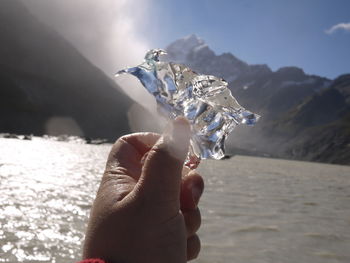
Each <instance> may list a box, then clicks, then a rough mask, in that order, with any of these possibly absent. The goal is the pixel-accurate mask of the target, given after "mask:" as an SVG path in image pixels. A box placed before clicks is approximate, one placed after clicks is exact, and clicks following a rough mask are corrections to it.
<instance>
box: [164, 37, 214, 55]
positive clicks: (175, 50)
mask: <svg viewBox="0 0 350 263" xmlns="http://www.w3.org/2000/svg"><path fill="white" fill-rule="evenodd" d="M205 47H208V46H207V45H206V44H205V42H204V41H203V39H201V38H199V37H198V36H197V35H196V34H191V35H188V36H186V37H183V38H180V39H178V40H176V41H175V42H173V43H171V44H170V45H169V46H168V47H167V48H166V50H167V52H168V54H169V57H171V59H172V60H173V61H176V62H184V61H186V60H187V56H188V55H189V54H190V53H191V52H193V51H199V50H200V49H202V48H205Z"/></svg>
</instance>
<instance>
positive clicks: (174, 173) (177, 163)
mask: <svg viewBox="0 0 350 263" xmlns="http://www.w3.org/2000/svg"><path fill="white" fill-rule="evenodd" d="M190 136H191V128H190V125H189V123H188V121H187V120H186V119H185V118H182V117H180V118H177V119H176V120H175V121H173V123H172V127H171V128H170V132H168V133H165V134H163V136H162V137H161V138H160V139H159V140H158V142H157V143H156V144H155V145H154V146H153V147H152V149H151V150H150V151H149V152H148V155H147V158H146V160H145V162H144V166H143V169H142V173H141V177H140V180H139V184H140V187H141V188H142V190H143V192H144V193H145V195H146V198H147V199H150V200H151V201H155V202H158V203H159V202H161V203H164V202H165V203H168V201H171V202H174V201H176V200H177V205H179V195H180V186H181V172H182V168H183V164H184V161H185V159H186V156H187V153H188V148H189V141H190Z"/></svg>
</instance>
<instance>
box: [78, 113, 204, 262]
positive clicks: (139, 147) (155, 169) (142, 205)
mask: <svg viewBox="0 0 350 263" xmlns="http://www.w3.org/2000/svg"><path fill="white" fill-rule="evenodd" d="M189 138H190V127H189V124H188V122H187V121H186V120H184V119H182V118H179V119H177V120H175V121H174V122H173V127H172V129H171V131H170V133H169V134H165V135H163V136H160V135H158V134H154V133H138V134H131V135H127V136H124V137H122V138H120V139H119V140H118V141H117V142H116V143H115V144H114V146H113V148H112V150H111V152H110V154H109V157H108V161H107V165H106V170H105V173H104V175H103V178H102V182H101V184H100V187H99V190H98V193H97V196H96V199H95V202H94V205H93V208H92V211H91V215H90V220H89V225H88V229H87V232H86V239H85V244H84V253H83V257H84V258H102V259H104V260H106V261H107V262H108V263H183V262H186V260H190V259H193V258H195V257H197V255H198V253H199V250H200V241H199V238H198V236H197V235H196V234H195V233H196V231H197V230H198V228H199V226H200V221H201V218H200V212H199V209H198V207H197V204H198V201H199V198H200V195H201V194H202V191H203V187H204V186H203V180H202V178H201V177H200V176H199V175H198V174H197V173H196V172H195V171H191V172H189V173H187V172H185V176H184V177H182V176H181V173H182V172H183V168H184V167H183V163H184V160H185V158H186V155H187V151H188V147H189Z"/></svg>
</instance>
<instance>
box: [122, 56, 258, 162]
mask: <svg viewBox="0 0 350 263" xmlns="http://www.w3.org/2000/svg"><path fill="white" fill-rule="evenodd" d="M163 54H166V52H165V51H164V50H162V49H152V50H150V51H148V52H147V53H146V56H145V59H144V62H143V63H142V64H140V65H138V66H136V67H130V68H126V69H123V70H120V71H119V72H117V74H116V76H118V75H120V74H123V73H129V74H131V75H133V76H135V77H137V78H138V79H139V80H140V82H141V83H142V85H143V86H144V87H145V88H146V89H147V90H148V91H149V92H150V93H151V94H152V95H153V96H154V97H155V99H156V101H157V105H158V111H159V112H160V113H161V114H162V115H165V116H166V117H168V118H171V119H174V118H176V117H177V116H184V117H186V118H187V119H188V120H189V122H190V123H191V129H192V138H191V146H190V152H189V156H188V159H187V165H188V166H189V167H191V168H194V167H196V166H197V165H198V164H199V161H200V159H221V158H222V157H224V153H225V151H224V145H225V139H226V138H227V136H228V134H229V133H230V132H231V131H232V130H233V129H234V128H235V127H236V126H237V125H239V124H247V125H254V124H255V123H256V122H257V120H258V119H259V117H260V116H259V115H257V114H254V113H252V112H250V111H247V110H246V109H244V108H243V107H242V106H241V105H239V104H238V102H237V100H236V99H235V98H234V97H233V96H232V94H231V91H230V90H229V89H228V87H227V85H228V84H227V82H226V81H225V80H223V79H221V78H218V77H215V76H210V75H201V74H198V73H196V72H194V71H193V70H192V69H190V68H189V67H187V66H185V65H182V64H176V63H172V62H163V61H159V56H160V55H163Z"/></svg>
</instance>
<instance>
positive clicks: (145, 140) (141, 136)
mask: <svg viewBox="0 0 350 263" xmlns="http://www.w3.org/2000/svg"><path fill="white" fill-rule="evenodd" d="M160 136H161V135H159V134H156V133H134V134H130V135H126V136H123V137H121V138H119V139H118V140H117V141H116V143H115V144H114V145H113V147H112V150H111V152H110V153H109V156H108V160H107V164H106V173H105V174H126V175H128V176H131V177H132V178H133V179H135V180H138V179H139V176H140V174H141V168H142V165H141V159H142V157H143V156H144V155H145V153H146V152H148V151H149V150H150V149H151V148H152V147H153V146H154V144H155V143H156V142H157V141H158V140H159V138H160Z"/></svg>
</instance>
